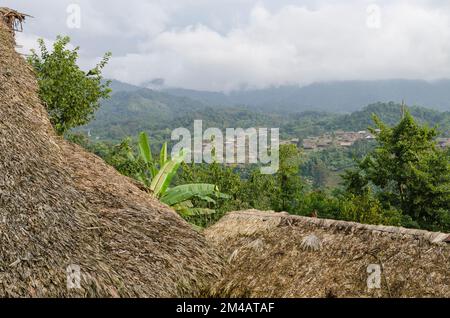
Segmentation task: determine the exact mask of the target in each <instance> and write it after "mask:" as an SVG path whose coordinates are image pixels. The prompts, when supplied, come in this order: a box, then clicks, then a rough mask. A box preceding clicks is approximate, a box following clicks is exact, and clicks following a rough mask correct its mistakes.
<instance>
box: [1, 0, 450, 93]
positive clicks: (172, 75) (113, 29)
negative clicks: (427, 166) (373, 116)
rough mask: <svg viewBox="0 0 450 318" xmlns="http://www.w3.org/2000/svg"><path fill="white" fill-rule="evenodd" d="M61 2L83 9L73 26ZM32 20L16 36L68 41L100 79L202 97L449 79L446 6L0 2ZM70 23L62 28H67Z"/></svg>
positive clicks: (234, 0) (211, 0) (209, 0)
mask: <svg viewBox="0 0 450 318" xmlns="http://www.w3.org/2000/svg"><path fill="white" fill-rule="evenodd" d="M69 4H78V5H79V8H80V10H81V15H80V17H81V20H80V21H81V26H80V28H70V27H71V26H72V27H73V26H74V23H75V24H76V22H77V19H76V17H75V19H74V16H73V15H71V14H72V13H74V12H76V11H70V10H69V11H70V12H69V13H68V8H69V9H73V6H72V7H69ZM2 5H3V6H9V7H12V8H14V9H18V10H21V11H23V12H25V13H29V14H31V15H33V16H34V17H35V18H34V19H30V20H28V22H27V23H26V24H25V33H23V34H20V35H19V36H18V42H19V44H21V45H23V46H24V49H25V50H27V49H29V48H30V47H32V46H33V45H34V43H35V41H36V39H37V38H38V37H43V38H45V39H47V40H48V41H51V40H53V39H55V37H56V35H58V34H67V35H70V36H71V37H72V41H73V43H74V45H79V46H80V47H81V52H80V53H81V60H80V63H81V64H82V65H83V66H84V67H87V66H89V65H91V66H92V65H93V64H95V62H96V61H97V60H98V59H99V57H100V56H101V55H102V54H103V53H104V52H106V51H111V52H112V53H113V59H112V61H111V63H110V65H109V66H108V67H107V69H106V70H105V73H106V76H108V77H111V78H115V79H118V80H121V81H125V82H129V83H133V84H142V83H145V82H148V81H151V80H152V79H155V78H164V80H165V83H166V85H167V86H176V87H184V88H193V89H203V90H225V91H226V90H232V89H237V88H243V87H246V88H262V87H267V86H270V85H283V84H299V85H305V84H309V83H312V82H317V81H332V80H358V79H392V78H407V79H426V80H433V79H439V78H449V77H450V1H446V0H442V1H440V0H428V1H427V0H408V1H402V0H386V1H381V0H379V1H364V0H340V1H339V0H319V1H309V0H303V1H302V0H298V1H295V0H291V1H288V0H281V1H280V0H161V1H160V0H128V1H113V0H78V1H76V0H72V1H66V0H39V1H29V0H3V1H2V0H0V6H2ZM68 22H69V23H68Z"/></svg>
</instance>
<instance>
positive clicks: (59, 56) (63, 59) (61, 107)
mask: <svg viewBox="0 0 450 318" xmlns="http://www.w3.org/2000/svg"><path fill="white" fill-rule="evenodd" d="M38 43H39V51H40V52H39V53H38V52H36V51H35V50H32V54H31V56H30V57H29V58H28V61H29V63H30V64H31V65H32V66H33V68H34V70H35V71H36V75H37V79H38V83H39V96H40V98H41V100H42V101H43V103H44V104H45V106H46V108H47V111H48V113H49V117H50V121H51V122H52V124H53V126H54V127H55V130H56V132H57V133H58V134H60V135H63V134H64V133H65V132H67V131H68V130H70V129H71V128H74V127H77V126H81V125H84V124H87V123H88V122H89V121H90V120H91V119H92V117H93V115H94V112H95V111H96V110H97V109H98V108H99V106H100V100H101V99H103V98H108V97H109V94H110V92H111V90H110V89H109V82H103V81H102V79H103V78H102V74H101V72H102V70H103V68H104V67H105V66H106V64H107V63H108V61H109V59H110V58H111V53H106V54H105V56H104V57H103V59H102V60H101V62H100V63H99V64H97V66H96V67H95V68H93V69H92V70H90V71H89V72H87V73H86V72H84V71H82V70H81V69H80V68H79V66H78V65H77V60H78V51H79V48H78V47H76V48H75V49H73V50H71V49H69V48H68V45H69V43H70V38H69V37H61V36H58V37H57V40H56V42H55V43H54V45H53V51H52V52H49V50H48V49H47V47H46V46H45V43H44V40H43V39H39V40H38Z"/></svg>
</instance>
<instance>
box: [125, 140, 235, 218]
mask: <svg viewBox="0 0 450 318" xmlns="http://www.w3.org/2000/svg"><path fill="white" fill-rule="evenodd" d="M138 145H139V154H140V161H141V162H143V163H144V165H143V166H142V167H143V169H142V170H140V171H138V173H137V174H136V178H137V179H138V180H139V181H141V182H142V183H143V184H144V185H145V186H147V187H148V189H149V190H150V191H151V192H152V193H153V195H155V196H156V197H157V198H159V199H160V200H161V202H163V203H166V204H167V205H169V206H172V207H173V208H174V209H175V210H176V211H177V212H178V213H180V215H182V216H183V217H186V218H188V217H192V216H199V215H211V214H214V213H215V212H216V211H215V210H214V209H211V208H210V207H211V206H215V205H216V201H215V200H214V198H222V199H224V198H228V196H227V195H225V194H223V193H221V192H220V191H219V188H218V187H217V186H216V185H213V184H183V185H179V186H177V187H174V188H169V186H170V184H171V183H172V180H173V179H174V177H175V176H176V174H177V172H178V170H179V168H180V166H181V164H182V163H183V161H184V159H185V158H186V155H187V151H186V150H184V149H183V150H181V152H180V153H179V154H178V155H176V156H174V157H173V158H169V156H168V150H167V149H168V147H167V143H164V145H163V146H162V148H161V151H160V154H159V162H158V163H156V162H155V159H154V158H153V155H152V151H151V147H150V142H149V138H148V135H147V133H145V132H142V133H141V134H140V135H139V143H138ZM128 156H129V158H131V160H132V161H135V162H139V159H138V160H136V159H135V158H134V155H133V154H132V152H131V151H130V152H129V155H128ZM158 164H159V167H158ZM193 200H197V201H203V202H206V203H207V205H208V208H202V207H198V206H196V205H195V204H194V203H193Z"/></svg>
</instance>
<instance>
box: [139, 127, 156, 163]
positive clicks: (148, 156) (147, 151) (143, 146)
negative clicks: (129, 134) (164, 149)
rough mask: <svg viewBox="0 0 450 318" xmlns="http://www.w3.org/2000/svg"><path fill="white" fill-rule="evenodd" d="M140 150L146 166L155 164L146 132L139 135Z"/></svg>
mask: <svg viewBox="0 0 450 318" xmlns="http://www.w3.org/2000/svg"><path fill="white" fill-rule="evenodd" d="M139 150H140V154H141V157H142V159H143V160H144V162H145V163H146V164H151V163H153V156H152V150H151V148H150V143H149V139H148V135H147V133H146V132H141V133H140V134H139Z"/></svg>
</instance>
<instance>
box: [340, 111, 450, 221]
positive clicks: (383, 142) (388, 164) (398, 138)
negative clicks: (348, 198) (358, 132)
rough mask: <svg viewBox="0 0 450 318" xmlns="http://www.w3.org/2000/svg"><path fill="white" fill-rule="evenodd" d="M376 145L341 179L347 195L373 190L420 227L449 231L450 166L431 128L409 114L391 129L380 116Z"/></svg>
mask: <svg viewBox="0 0 450 318" xmlns="http://www.w3.org/2000/svg"><path fill="white" fill-rule="evenodd" d="M374 121H375V123H376V124H377V126H378V128H379V130H377V131H376V130H374V129H372V133H374V134H376V136H377V140H378V146H377V147H376V149H375V150H374V151H372V152H371V153H370V154H369V155H368V156H367V157H366V158H365V159H363V160H362V161H361V162H359V164H358V167H357V169H356V170H354V171H350V172H348V173H347V174H346V175H345V176H344V180H345V184H346V186H347V189H348V191H350V192H353V193H356V194H361V192H363V191H364V188H367V187H371V186H374V187H375V189H376V191H377V193H378V196H379V198H380V201H381V202H384V203H385V204H386V205H390V206H392V207H395V208H397V209H399V210H400V211H402V213H403V214H404V215H405V216H408V217H409V218H410V219H412V220H413V221H414V222H415V223H416V224H418V225H419V226H420V227H422V228H427V229H431V230H448V229H450V162H449V156H448V152H445V151H443V150H441V149H439V148H438V147H437V145H436V142H435V137H436V135H437V132H436V130H435V129H432V128H428V127H426V126H421V125H419V124H418V123H417V122H416V121H415V120H414V118H413V117H412V116H411V115H410V113H409V112H408V111H406V112H405V115H404V117H403V119H402V120H401V121H400V123H399V124H398V125H397V126H395V127H393V128H391V127H388V126H387V125H385V124H384V123H383V122H382V121H381V120H380V119H379V118H378V117H376V116H374Z"/></svg>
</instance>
